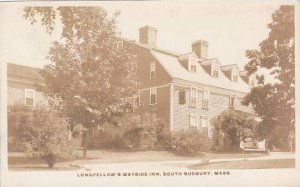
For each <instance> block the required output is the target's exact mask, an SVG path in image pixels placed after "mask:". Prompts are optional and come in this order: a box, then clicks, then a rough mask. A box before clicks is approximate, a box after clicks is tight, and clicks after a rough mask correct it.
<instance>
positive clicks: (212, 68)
mask: <svg viewBox="0 0 300 187" xmlns="http://www.w3.org/2000/svg"><path fill="white" fill-rule="evenodd" d="M215 71H217V72H218V76H214V72H215ZM211 76H212V77H215V78H219V76H220V65H219V64H216V63H213V64H212V66H211Z"/></svg>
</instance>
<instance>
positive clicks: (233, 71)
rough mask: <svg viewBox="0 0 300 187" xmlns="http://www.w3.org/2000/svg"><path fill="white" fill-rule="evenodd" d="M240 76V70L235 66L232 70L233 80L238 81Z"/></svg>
mask: <svg viewBox="0 0 300 187" xmlns="http://www.w3.org/2000/svg"><path fill="white" fill-rule="evenodd" d="M238 78H239V70H238V69H236V68H233V70H232V81H233V82H238Z"/></svg>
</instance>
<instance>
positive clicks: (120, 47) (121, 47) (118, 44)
mask: <svg viewBox="0 0 300 187" xmlns="http://www.w3.org/2000/svg"><path fill="white" fill-rule="evenodd" d="M117 49H118V50H121V49H123V41H118V42H117Z"/></svg>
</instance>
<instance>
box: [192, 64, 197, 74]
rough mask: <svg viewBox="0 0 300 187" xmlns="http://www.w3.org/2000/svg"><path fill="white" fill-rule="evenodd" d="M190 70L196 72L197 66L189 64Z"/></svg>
mask: <svg viewBox="0 0 300 187" xmlns="http://www.w3.org/2000/svg"><path fill="white" fill-rule="evenodd" d="M191 72H193V73H196V72H197V67H196V66H195V65H191Z"/></svg>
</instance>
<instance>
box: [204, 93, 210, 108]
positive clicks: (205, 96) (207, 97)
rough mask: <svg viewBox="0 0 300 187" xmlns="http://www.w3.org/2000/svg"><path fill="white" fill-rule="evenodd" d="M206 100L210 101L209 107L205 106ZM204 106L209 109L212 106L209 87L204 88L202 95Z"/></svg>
mask: <svg viewBox="0 0 300 187" xmlns="http://www.w3.org/2000/svg"><path fill="white" fill-rule="evenodd" d="M205 100H207V101H208V105H207V107H205V106H204V103H205ZM202 108H203V109H209V108H210V90H209V89H204V90H203V95H202Z"/></svg>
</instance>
